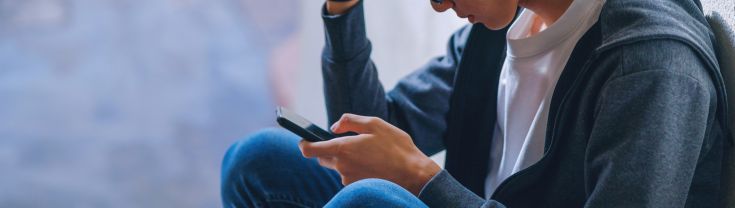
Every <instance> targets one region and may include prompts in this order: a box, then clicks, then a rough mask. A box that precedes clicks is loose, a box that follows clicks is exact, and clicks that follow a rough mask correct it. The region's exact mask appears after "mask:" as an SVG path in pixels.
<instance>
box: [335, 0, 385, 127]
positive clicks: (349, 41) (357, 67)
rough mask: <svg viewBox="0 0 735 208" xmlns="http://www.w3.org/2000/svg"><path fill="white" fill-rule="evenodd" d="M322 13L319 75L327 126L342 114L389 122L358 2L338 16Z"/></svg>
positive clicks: (361, 9)
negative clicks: (322, 87)
mask: <svg viewBox="0 0 735 208" xmlns="http://www.w3.org/2000/svg"><path fill="white" fill-rule="evenodd" d="M327 12H328V11H327V9H326V7H325V10H324V11H323V15H324V27H325V33H326V34H325V35H326V38H325V42H326V45H325V47H324V50H323V53H322V75H323V79H324V94H325V99H326V100H325V101H326V106H327V113H328V119H329V123H330V124H331V123H334V121H336V120H338V119H339V118H340V116H342V114H344V113H354V114H358V115H368V116H376V117H381V118H383V119H385V120H386V121H389V118H388V116H387V112H388V110H387V105H388V104H387V102H388V100H387V99H386V97H385V90H384V89H383V86H382V84H381V83H380V81H379V80H378V73H377V70H376V68H375V65H374V64H373V63H372V61H371V60H370V53H371V46H370V42H369V40H368V39H367V35H366V32H365V19H364V13H363V6H362V2H360V1H356V5H354V7H351V8H350V10H349V11H347V12H346V13H344V14H341V15H329V14H327Z"/></svg>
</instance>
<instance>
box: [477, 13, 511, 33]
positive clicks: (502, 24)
mask: <svg viewBox="0 0 735 208" xmlns="http://www.w3.org/2000/svg"><path fill="white" fill-rule="evenodd" d="M513 17H515V15H514V14H509V15H504V16H501V18H498V17H494V18H490V19H489V20H484V21H481V23H482V24H483V25H485V27H486V28H487V29H491V30H501V29H503V28H506V27H508V25H510V23H511V22H513Z"/></svg>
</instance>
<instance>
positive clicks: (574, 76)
mask: <svg viewBox="0 0 735 208" xmlns="http://www.w3.org/2000/svg"><path fill="white" fill-rule="evenodd" d="M324 22H325V28H326V47H325V48H324V51H323V56H322V61H323V63H322V64H323V66H322V67H323V68H322V70H323V71H322V72H323V77H324V91H325V95H326V105H327V111H328V118H329V122H330V124H331V123H333V122H335V121H336V120H337V119H339V117H340V116H341V114H343V113H348V112H349V113H354V114H361V115H370V116H377V117H380V118H383V119H384V120H386V121H388V122H390V123H392V124H393V125H395V126H398V127H399V128H401V129H403V130H404V131H406V132H408V133H409V134H410V135H411V136H412V138H413V139H414V142H415V143H416V145H417V146H418V147H419V148H420V149H421V150H422V151H423V152H424V153H425V154H427V155H431V154H434V153H436V152H438V151H441V150H443V149H446V150H447V158H446V171H442V172H440V173H439V174H438V175H437V176H435V177H434V178H433V179H432V180H431V181H430V182H429V183H428V184H427V185H426V186H425V187H424V188H423V190H422V191H421V193H420V195H419V198H420V199H421V200H422V201H423V202H425V203H426V204H427V205H429V206H431V207H481V206H482V207H494V206H500V207H502V206H508V207H582V206H586V207H608V206H609V207H716V206H718V205H719V204H718V203H720V198H721V196H720V194H719V193H721V191H720V180H721V178H720V172H721V171H720V170H721V165H722V163H721V160H722V159H721V157H722V149H723V147H724V146H723V145H725V144H729V142H730V141H729V140H726V139H725V138H727V137H726V135H725V134H727V133H726V132H728V131H727V130H726V127H727V125H726V123H727V122H728V121H727V118H726V117H725V115H727V113H726V110H727V109H726V106H727V100H726V96H725V91H724V86H723V80H722V76H721V75H720V72H719V68H718V64H717V60H716V58H715V53H714V51H713V44H715V43H714V38H713V35H712V33H711V32H710V29H709V26H708V24H707V22H706V21H705V19H704V17H703V15H702V12H701V6H699V5H698V2H694V1H692V0H660V1H649V0H607V2H606V3H605V5H604V7H603V9H602V13H601V14H600V18H599V21H598V22H597V23H596V24H595V25H594V26H593V27H592V28H591V29H589V30H588V31H587V33H586V34H585V35H584V36H583V37H582V38H581V39H580V41H579V42H578V43H577V45H576V47H575V48H574V50H573V52H572V54H571V57H570V58H569V61H568V63H567V65H566V67H565V68H564V71H563V72H562V75H561V77H560V79H559V81H558V83H557V85H556V88H555V91H554V94H553V96H552V101H551V108H550V112H549V121H548V127H547V133H546V142H545V152H544V156H543V158H542V159H541V160H540V161H539V162H537V163H536V164H534V165H532V166H531V167H529V168H527V169H524V170H522V171H520V172H518V173H516V174H514V175H512V176H511V177H509V178H508V179H506V180H505V181H504V182H503V183H501V184H500V186H498V188H497V189H496V191H495V192H494V193H493V194H492V200H485V199H483V198H481V196H484V193H483V191H484V180H485V176H486V174H487V171H488V164H489V162H488V160H489V155H490V154H489V150H490V149H491V148H490V141H491V138H492V135H493V130H494V128H492V127H493V126H495V122H496V103H497V87H498V79H499V75H500V71H501V68H502V63H503V60H504V58H505V50H506V48H505V47H506V40H505V35H506V31H507V29H503V30H499V31H491V30H488V29H486V28H485V27H484V26H482V25H470V26H467V27H465V28H463V29H460V30H459V31H458V32H456V33H455V34H454V35H453V36H452V37H451V39H450V40H449V43H448V47H447V54H446V55H445V56H442V57H438V58H435V59H432V60H431V61H430V62H429V63H428V64H426V65H425V66H423V67H422V68H420V69H418V70H417V71H415V72H413V73H411V74H410V75H408V76H407V77H405V78H403V79H402V80H401V81H400V82H399V83H398V85H397V86H396V87H395V89H393V90H391V91H389V92H387V93H386V92H385V91H384V90H383V87H382V85H381V84H380V82H379V80H378V76H377V71H376V68H375V65H374V64H373V62H372V61H371V60H370V52H371V46H370V42H369V41H368V39H367V37H366V34H365V25H364V17H363V7H362V3H360V4H359V5H358V6H356V7H355V8H353V9H352V10H351V11H350V12H349V13H347V14H345V15H341V16H325V17H324ZM726 142H727V143H726Z"/></svg>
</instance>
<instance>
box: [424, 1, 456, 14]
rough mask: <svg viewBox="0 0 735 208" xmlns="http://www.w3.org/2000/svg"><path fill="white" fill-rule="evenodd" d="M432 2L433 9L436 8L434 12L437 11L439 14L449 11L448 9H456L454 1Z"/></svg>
mask: <svg viewBox="0 0 735 208" xmlns="http://www.w3.org/2000/svg"><path fill="white" fill-rule="evenodd" d="M430 1H431V7H432V8H434V11H437V12H444V11H447V9H450V8H452V7H454V1H452V0H430Z"/></svg>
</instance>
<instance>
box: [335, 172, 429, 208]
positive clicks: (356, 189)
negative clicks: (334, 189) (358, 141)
mask: <svg viewBox="0 0 735 208" xmlns="http://www.w3.org/2000/svg"><path fill="white" fill-rule="evenodd" d="M325 207H379V208H392V207H396V208H398V207H428V206H426V204H424V203H423V202H421V200H419V198H417V197H416V196H414V195H413V194H411V192H408V191H407V190H406V189H403V187H401V186H399V185H397V184H395V183H392V182H390V181H386V180H382V179H364V180H360V181H357V182H355V183H352V184H350V185H348V186H347V187H345V188H344V189H342V191H340V192H339V193H337V195H336V196H334V198H332V200H331V201H329V203H327V205H326V206H325Z"/></svg>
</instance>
